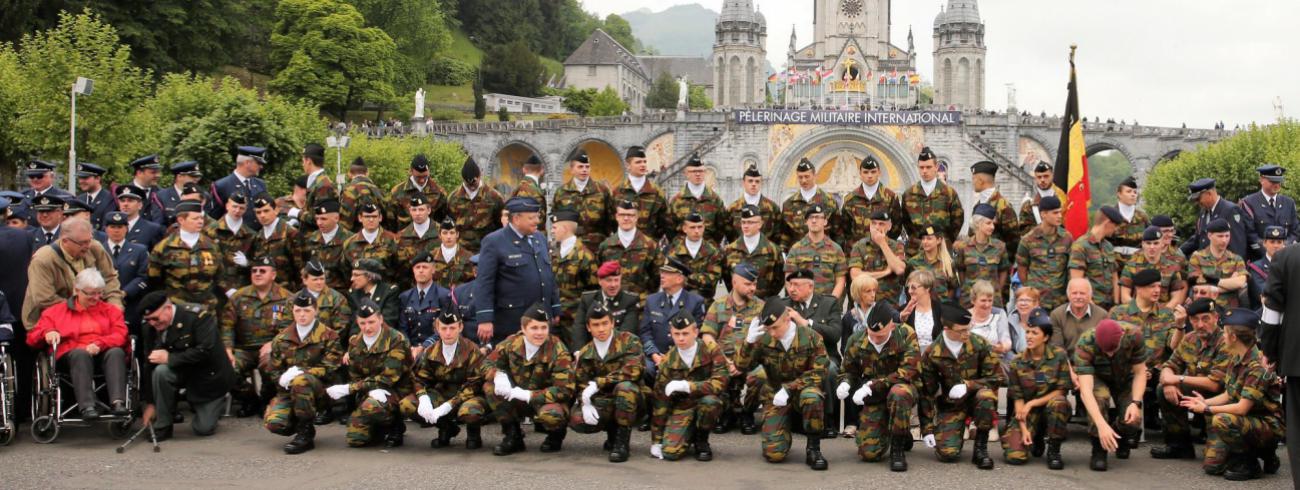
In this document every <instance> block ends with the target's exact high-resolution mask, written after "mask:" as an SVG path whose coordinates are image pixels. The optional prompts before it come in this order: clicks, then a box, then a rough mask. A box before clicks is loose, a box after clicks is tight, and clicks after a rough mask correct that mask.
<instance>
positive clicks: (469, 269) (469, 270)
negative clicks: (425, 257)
mask: <svg viewBox="0 0 1300 490" xmlns="http://www.w3.org/2000/svg"><path fill="white" fill-rule="evenodd" d="M430 253H432V254H433V282H435V283H438V284H442V285H444V286H446V287H448V288H450V287H452V286H455V285H457V284H464V283H467V282H470V281H473V280H474V264H473V263H471V262H470V261H469V258H470V257H472V256H473V255H474V254H472V253H470V251H469V250H466V249H465V247H461V246H457V247H456V255H455V256H453V257H452V258H451V262H448V261H446V260H444V259H443V257H442V245H437V246H435V247H433V249H432V251H431V252H430Z"/></svg>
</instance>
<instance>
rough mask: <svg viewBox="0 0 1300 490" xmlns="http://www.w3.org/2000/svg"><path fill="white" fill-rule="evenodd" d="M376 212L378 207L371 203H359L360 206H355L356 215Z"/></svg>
mask: <svg viewBox="0 0 1300 490" xmlns="http://www.w3.org/2000/svg"><path fill="white" fill-rule="evenodd" d="M378 212H379V206H376V205H375V203H372V202H366V203H361V205H360V206H357V214H376V213H378Z"/></svg>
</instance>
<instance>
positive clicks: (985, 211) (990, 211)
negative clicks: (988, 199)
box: [971, 202, 998, 219]
mask: <svg viewBox="0 0 1300 490" xmlns="http://www.w3.org/2000/svg"><path fill="white" fill-rule="evenodd" d="M971 215H972V216H983V217H985V218H988V219H995V218H997V217H998V210H997V209H995V208H994V207H993V206H990V205H989V204H988V203H983V202H982V203H979V204H976V205H975V209H973V210H971Z"/></svg>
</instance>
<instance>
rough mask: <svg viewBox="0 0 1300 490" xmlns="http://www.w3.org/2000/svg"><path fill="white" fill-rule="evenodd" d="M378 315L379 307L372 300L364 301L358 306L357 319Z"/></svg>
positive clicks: (366, 299)
mask: <svg viewBox="0 0 1300 490" xmlns="http://www.w3.org/2000/svg"><path fill="white" fill-rule="evenodd" d="M378 314H379V305H377V304H375V302H374V300H371V299H370V298H365V299H362V300H361V304H359V305H357V318H370V317H372V316H375V315H378Z"/></svg>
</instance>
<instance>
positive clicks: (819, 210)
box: [803, 204, 826, 219]
mask: <svg viewBox="0 0 1300 490" xmlns="http://www.w3.org/2000/svg"><path fill="white" fill-rule="evenodd" d="M814 214H820V215H822V217H823V218H824V217H826V207H825V206H822V205H821V204H813V205H811V206H808V209H805V210H804V211H803V219H808V218H809V217H810V216H812V215H814Z"/></svg>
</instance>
